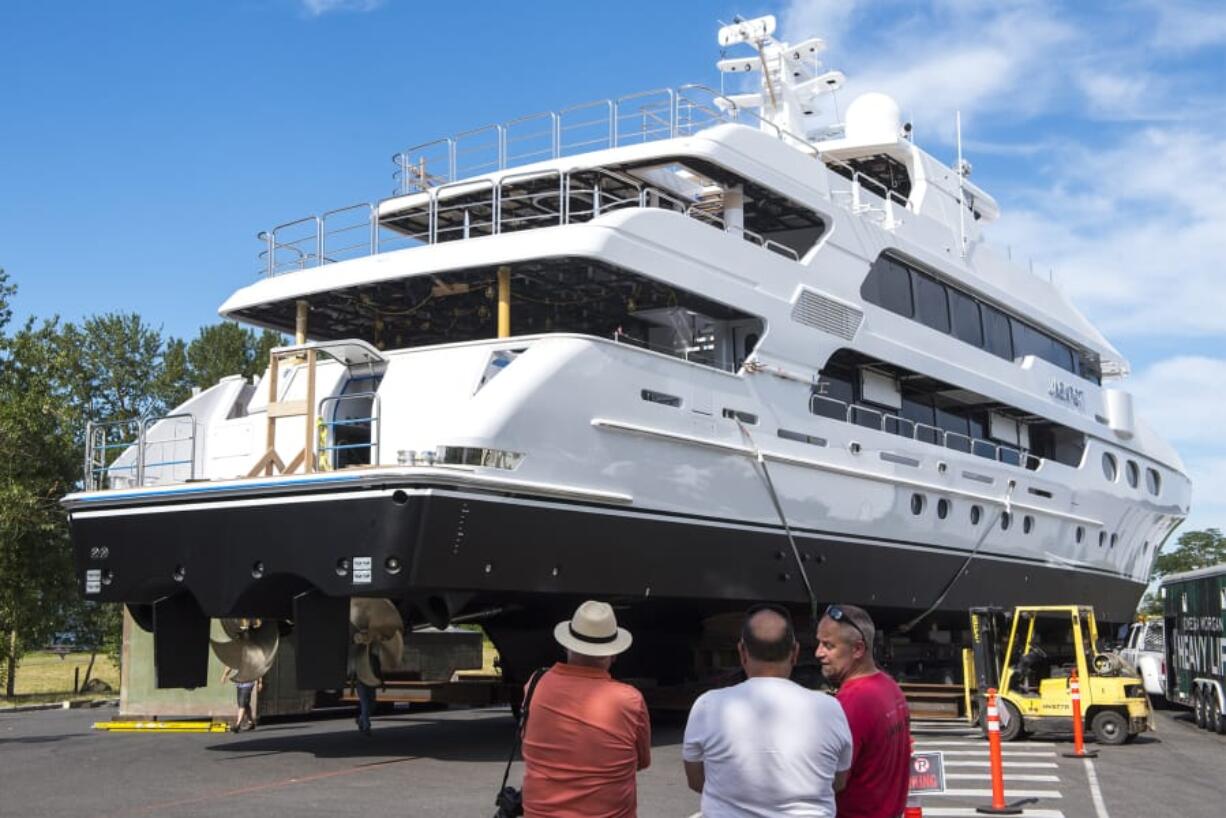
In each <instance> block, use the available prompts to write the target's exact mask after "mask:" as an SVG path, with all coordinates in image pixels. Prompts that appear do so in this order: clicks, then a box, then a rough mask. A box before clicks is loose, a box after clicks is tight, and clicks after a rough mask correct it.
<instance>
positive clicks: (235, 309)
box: [64, 18, 1190, 687]
mask: <svg viewBox="0 0 1226 818" xmlns="http://www.w3.org/2000/svg"><path fill="white" fill-rule="evenodd" d="M773 30H774V20H773V18H759V19H757V20H749V21H742V22H738V23H735V24H733V25H731V26H728V27H726V28H724V29H722V30H721V31H720V35H719V37H720V44H721V45H722V46H724V47H726V48H739V49H741V50H743V51H744V53H745V55H746V56H744V57H733V58H728V59H724V60H722V61H721V62H720V63H719V67H720V70H721V71H724V72H726V73H729V74H733V75H735V74H737V73H740V72H749V73H751V74H756V77H757V79H758V81H759V82H758V88H757V90H755V91H753V92H751V93H741V94H735V95H725V94H722V93H719V92H716V91H714V90H712V89H710V88H706V87H703V86H697V85H692V86H685V87H682V88H678V89H665V90H658V91H650V92H646V93H638V94H631V95H629V96H624V97H621V98H619V99H611V100H602V101H599V102H594V103H588V104H584V105H574V106H571V107H569V108H564V109H562V110H559V111H556V112H551V113H542V114H537V115H533V116H526V117H523V118H521V119H517V120H515V121H513V122H509V123H506V124H503V125H493V126H489V127H485V128H479V129H476V130H469V131H466V132H464V133H461V134H458V135H456V136H453V137H450V138H446V139H439V140H437V141H434V142H429V143H426V144H423V145H418V146H417V147H414V148H412V149H409V150H407V151H404V152H402V153H399V154H397V155H396V157H395V165H396V168H395V184H396V190H395V193H394V195H392V196H390V197H389V198H385V199H382V200H380V201H377V202H374V203H369V204H360V205H355V206H353V207H346V208H341V209H338V210H334V211H330V212H328V213H324V214H321V215H318V216H309V217H307V218H304V219H299V220H297V221H295V222H291V223H289V224H284V225H281V226H279V227H277V228H274V229H271V230H268V231H266V232H265V233H262V234H260V235H261V241H262V242H263V252H262V254H261V256H260V259H261V262H260V263H261V270H260V275H259V277H258V279H257V280H256V281H255V282H254V283H252V284H251V285H249V286H246V287H244V288H242V289H240V290H239V291H238V292H236V293H234V294H233V295H232V296H231V297H230V298H229V299H228V300H227V301H226V302H225V303H224V304H223V305H222V306H221V310H220V312H221V314H222V315H223V316H226V317H228V318H232V319H234V320H237V321H240V322H243V323H246V324H250V325H254V326H258V327H269V328H273V329H276V330H280V331H283V332H285V333H294V334H295V336H296V342H295V344H294V345H293V346H290V347H286V348H283V349H280V350H277V351H276V352H274V353H273V356H272V357H273V360H272V361H271V362H270V368H269V369H268V370H267V371H266V372H265V374H264V376H263V377H262V378H260V379H258V380H257V381H255V382H254V383H250V382H247V381H245V380H244V379H242V378H241V377H238V376H235V377H233V378H227V379H223V380H222V381H221V382H220V383H218V384H217V385H215V386H213V387H211V388H209V389H207V390H204V391H202V392H200V393H199V394H197V395H195V396H194V397H193V398H191V399H190V400H189V401H188V402H186V403H185V404H183V405H182V406H180V407H178V408H176V409H175V410H174V412H173V413H172V414H171V415H170V416H167V417H163V418H145V419H138V420H135V421H132V422H123V423H113V424H99V425H94V426H91V427H90V429H89V433H88V435H87V437H88V446H87V453H86V464H87V472H88V485H87V486H86V487H85V490H83V491H81V492H78V493H75V494H72V495H70V496H68V497H66V498H65V499H64V505H65V506H66V508H67V510H68V513H69V515H70V517H71V527H72V536H73V539H74V545H75V551H76V560H77V569H78V573H79V579H80V582H81V589H82V591H83V592H84V594H85V595H86V597H87V598H89V599H97V600H109V601H121V602H125V603H128V605H129V608H130V610H131V611H132V612H133V615H134V616H135V618H136V619H137V621H138V622H141V623H142V624H143V625H145V626H146V627H151V628H153V629H154V631H155V644H156V646H157V653H158V676H159V682H160V684H162V685H164V686H193V685H196V684H202V683H203V682H204V678H203V677H204V662H205V660H206V656H207V640H208V617H248V616H253V617H263V618H274V619H280V620H285V621H286V622H292V623H293V628H294V629H295V631H296V632H297V635H298V640H297V651H296V653H297V660H298V668H299V680H300V683H302V684H303V686H306V687H309V686H317V687H326V686H335V685H336V684H338V683H339V679H340V677H341V676H342V675H343V674H344V662H345V659H344V656H345V643H346V640H347V639H348V633H347V631H346V628H347V611H348V603H349V599H350V598H351V597H384V598H389V599H392V600H394V601H395V602H396V603H397V605H398V606H399V607H400V609H401V611H402V612H403V613H404V615H405V616H406V617H407V618H409V619H411V620H413V621H429V622H431V623H434V624H436V625H441V624H443V623H447V622H452V621H463V620H466V619H467V620H471V621H480V622H481V623H482V624H483V625H484V626H485V628H486V630H487V632H488V633H489V634H490V636H491V638H492V639H493V640H494V642H495V643H496V645H497V647H498V648H499V650H500V652H501V654H502V660H503V666H504V671H506V672H507V673H508V674H509V675H510V676H511V677H520V678H522V677H523V675H524V674H525V673H526V672H527V671H528V670H530V669H531V668H532V667H535V666H537V665H539V664H541V663H543V661H544V660H546V659H548V658H549V656H550V653H551V648H550V641H549V639H548V635H547V632H546V631H544V630H542V625H544V624H552V623H554V622H556V621H558V620H559V619H561V618H563V616H564V615H566V614H567V613H568V612H569V610H570V609H571V608H572V606H573V605H574V603H575V601H576V600H578V599H581V598H584V597H592V596H595V597H600V598H604V599H608V600H611V601H613V602H614V603H615V604H617V605H618V606H619V608H620V614H619V615H620V616H621V617H622V618H623V619H625V620H626V621H627V622H628V623H629V625H630V627H631V628H632V629H633V630H634V632H635V635H636V648H635V650H633V651H631V652H630V653H629V654H628V655H627V656H626V657H625V659H624V662H623V663H622V665H621V667H622V668H623V669H624V670H625V671H626V672H627V673H628V674H629V675H636V676H643V677H651V678H655V679H657V680H660V681H675V680H679V679H685V678H692V677H693V675H694V674H695V673H697V672H698V670H699V669H700V666H701V664H702V661H701V657H699V656H698V655H697V654H698V652H699V646H700V645H701V644H703V638H704V637H703V634H704V629H706V631H707V632H709V631H710V629H711V622H712V621H714V620H713V618H714V617H717V615H718V614H720V613H722V612H727V611H733V610H739V609H743V607H744V606H745V605H746V604H747V603H749V602H752V601H760V600H774V601H780V602H784V603H787V604H790V605H794V606H795V607H796V608H797V609H798V610H802V609H805V608H807V607H808V606H809V605H810V604H811V600H822V601H833V600H840V601H844V602H849V603H858V604H862V605H864V606H866V607H868V608H870V609H871V610H872V611H873V612H874V614H875V615H876V616H877V617H878V619H879V621H880V622H881V624H882V626H883V627H884V628H885V629H886V630H887V631H889V630H890V629H892V628H895V629H897V628H899V626H902V625H903V624H904V623H905V624H906V625H911V624H912V622H913V621H914V620H915V619H916V618H917V617H919V616H921V615H926V616H927V619H926V620H925V621H924V622H923V625H922V627H919V628H914V629H913V628H909V627H908V628H903V629H904V630H907V631H908V632H909V635H908V636H907V637H906V638H905V639H904V638H902V637H901V636H898V637H897V638H891V639H889V640H886V645H885V649H886V650H887V652H889V651H896V652H897V653H898V656H899V657H900V658H899V659H898V661H899V663H900V669H901V665H905V664H906V663H907V662H909V661H910V659H908V658H907V657H908V656H927V655H930V654H931V650H930V648H931V647H932V646H934V645H939V644H947V643H948V642H949V639H948V632H949V630H957V629H960V628H964V627H965V626H964V625H962V624H960V623H961V622H962V621H963V619H964V618H965V611H966V608H967V606H969V605H988V604H994V605H1005V606H1007V605H1013V604H1017V603H1023V602H1024V603H1027V604H1037V603H1042V602H1060V603H1068V602H1077V603H1082V604H1090V605H1094V606H1095V607H1096V608H1097V610H1098V613H1099V616H1100V618H1101V619H1105V620H1107V621H1125V620H1127V619H1129V618H1130V617H1131V615H1132V612H1133V610H1134V608H1135V605H1136V602H1137V599H1138V597H1139V596H1140V594H1141V592H1142V590H1143V589H1144V587H1145V583H1146V581H1147V580H1148V577H1149V572H1150V568H1151V565H1152V562H1153V560H1154V557H1155V555H1156V554H1157V551H1158V549H1159V547H1160V546H1161V545H1162V543H1163V542H1164V541H1165V539H1166V538H1167V537H1168V536H1169V535H1170V533H1171V532H1172V531H1173V530H1174V529H1175V527H1176V526H1177V525H1178V524H1179V523H1180V521H1181V520H1183V518H1184V517H1185V516H1186V515H1187V513H1188V502H1189V492H1190V484H1189V481H1188V478H1187V476H1186V474H1185V471H1184V468H1183V465H1182V463H1181V461H1180V459H1179V456H1178V455H1177V454H1176V452H1175V450H1174V449H1173V448H1172V447H1171V446H1170V445H1169V444H1167V443H1166V442H1165V441H1163V440H1161V439H1160V438H1159V437H1158V436H1157V435H1155V434H1154V432H1153V431H1151V430H1150V429H1149V428H1148V427H1147V426H1145V425H1144V424H1143V423H1142V422H1141V421H1140V420H1139V419H1138V418H1137V417H1136V415H1135V414H1134V411H1133V403H1132V398H1131V396H1130V394H1129V392H1128V391H1127V387H1126V382H1125V380H1124V378H1125V377H1126V375H1127V372H1128V365H1127V363H1126V362H1125V360H1124V359H1123V358H1122V356H1121V355H1120V353H1119V352H1118V351H1117V350H1116V349H1115V348H1114V347H1112V345H1111V344H1110V343H1109V342H1108V341H1107V340H1106V339H1105V338H1104V337H1103V336H1102V335H1101V334H1100V333H1099V332H1098V331H1097V330H1096V329H1095V328H1094V326H1092V325H1091V324H1090V322H1089V321H1087V319H1086V318H1085V317H1084V316H1083V315H1082V314H1081V313H1080V312H1079V311H1078V310H1077V309H1076V308H1075V307H1073V306H1072V305H1071V304H1070V303H1069V302H1068V300H1066V298H1065V297H1064V296H1063V295H1062V294H1061V292H1060V291H1059V290H1058V289H1057V288H1056V287H1054V286H1053V285H1052V284H1051V283H1050V282H1049V281H1047V280H1046V279H1043V278H1039V277H1036V276H1035V275H1033V274H1032V273H1031V272H1029V271H1028V270H1026V269H1024V268H1023V267H1021V266H1019V265H1018V264H1016V263H1014V262H1012V261H1011V260H1010V259H1009V258H1008V257H1007V255H1006V254H1005V253H1002V252H998V251H996V250H994V249H993V248H992V247H991V246H990V245H989V244H988V243H987V242H986V241H985V237H984V229H985V226H986V225H987V224H989V223H990V222H992V221H993V220H994V219H996V218H997V216H998V208H997V205H996V203H995V202H994V201H993V199H992V198H991V197H990V196H989V195H988V194H987V193H986V192H985V191H983V190H981V189H980V188H979V187H977V186H976V185H975V184H973V183H972V182H971V181H970V180H969V179H968V175H969V170H968V166H967V165H966V164H965V163H963V162H961V160H959V161H958V162H955V163H954V164H953V166H951V165H950V164H947V163H945V162H942V161H940V160H938V159H937V158H935V157H934V156H933V155H931V154H929V153H927V152H926V151H924V150H923V149H921V148H920V147H919V146H918V145H916V144H915V143H914V142H913V141H912V139H911V133H910V130H911V129H910V127H909V125H907V124H906V123H904V122H902V121H901V118H900V116H899V108H898V105H897V104H896V103H895V102H894V101H893V100H891V99H890V98H888V97H886V96H884V95H882V94H877V93H869V94H865V95H863V96H860V97H858V98H856V99H855V100H854V101H852V102H851V103H850V105H847V106H846V107H845V109H844V110H843V112H842V116H841V117H839V118H840V119H841V121H837V122H830V121H829V117H824V115H825V114H828V113H830V112H832V111H833V110H834V107H833V106H831V105H829V104H828V103H829V100H830V95H831V94H833V93H835V92H837V90H838V89H839V88H840V87H841V86H842V84H843V80H844V78H843V75H842V74H840V73H839V72H837V71H824V70H823V69H822V68H821V67H820V62H819V58H818V55H819V54H820V52H821V50H822V48H823V43H822V41H821V40H820V39H810V40H807V41H805V42H803V43H799V44H792V45H789V44H787V43H784V42H780V41H778V40H776V39H774V38H773V36H772V34H773ZM955 623H958V624H955ZM908 650H910V651H911V653H910V654H908V653H907V651H908ZM887 658H888V657H887Z"/></svg>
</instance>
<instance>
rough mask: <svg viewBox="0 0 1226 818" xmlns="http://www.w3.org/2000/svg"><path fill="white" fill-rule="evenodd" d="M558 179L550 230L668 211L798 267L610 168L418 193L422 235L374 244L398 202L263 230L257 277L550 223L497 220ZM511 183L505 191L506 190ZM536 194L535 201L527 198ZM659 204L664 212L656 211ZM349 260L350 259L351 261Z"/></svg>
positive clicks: (759, 241)
mask: <svg viewBox="0 0 1226 818" xmlns="http://www.w3.org/2000/svg"><path fill="white" fill-rule="evenodd" d="M554 176H556V177H558V179H559V184H558V193H557V195H558V196H559V197H560V200H561V205H560V212H559V214H558V216H557V224H559V225H562V224H572V223H574V219H573V218H572V217H573V216H576V215H586V216H590V217H592V218H595V217H596V216H599V215H600V214H602V213H607V212H608V211H610V210H616V209H619V208H623V207H640V208H652V207H654V208H660V209H664V210H673V211H675V212H678V213H681V214H684V215H686V216H689V217H690V218H693V219H696V220H697V221H701V222H704V223H706V224H708V225H710V226H712V227H716V228H717V229H720V230H723V231H725V232H738V233H740V234H741V235H742V237H743V238H744V239H745V240H747V241H749V242H750V243H752V244H756V245H758V246H759V247H762V248H764V249H766V250H769V251H771V252H773V253H776V254H778V255H781V256H785V257H787V258H790V259H792V260H793V261H796V262H799V261H800V259H801V256H800V254H799V253H798V252H797V251H796V250H795V249H793V248H792V247H789V246H787V245H785V244H782V243H781V242H777V241H774V240H773V239H768V238H766V237H765V236H763V235H762V234H760V233H756V232H754V231H752V230H749V229H747V228H744V227H735V228H730V227H729V226H728V225H727V223H726V222H725V221H724V219H723V218H722V217H720V216H717V215H715V214H713V213H708V212H707V211H706V210H704V209H703V208H702V203H698V202H689V201H685V200H682V199H680V198H678V197H676V196H674V195H672V194H670V193H668V192H666V191H664V190H661V189H659V188H656V187H652V186H650V185H647V184H645V183H644V182H643V181H642V180H641V179H637V178H635V177H633V176H630V175H628V174H624V173H621V172H619V171H616V170H613V169H611V168H605V167H594V168H578V169H575V170H572V171H569V172H566V173H563V172H562V171H560V170H555V169H547V170H536V171H523V172H521V173H514V174H509V175H506V176H503V177H501V178H498V179H466V180H462V181H459V182H450V183H448V184H444V185H439V186H437V187H432V188H430V189H429V190H427V191H424V194H423V195H424V200H423V201H422V202H421V203H420V204H418V205H415V206H414V207H413V208H409V209H408V210H409V211H413V210H416V211H418V213H419V214H420V213H424V215H425V218H426V230H425V231H424V232H421V233H407V232H401V231H396V232H395V236H396V237H395V238H389V237H384V238H380V230H382V229H385V228H386V226H385V224H384V222H383V220H382V219H381V217H380V216H379V213H380V208H381V206H382V205H383V204H384V203H385V202H388V201H392V200H394V199H398V198H402V197H400V196H392V197H389V198H388V199H383V200H381V201H380V202H378V203H375V204H370V203H365V202H363V203H358V204H353V205H349V206H347V207H340V208H337V209H335V210H329V211H327V212H326V213H323V214H322V215H319V216H307V217H306V218H302V219H296V220H295V221H292V222H286V223H285V224H282V225H278V226H277V227H275V228H273V229H272V230H269V231H263V232H261V233H259V234H258V236H259V239H260V240H261V241H263V242H264V243H265V244H266V247H265V249H264V250H262V251H261V252H260V254H259V258H260V259H261V260H262V261H264V273H265V274H266V275H268V276H276V275H279V274H281V273H283V272H286V271H287V270H289V269H298V270H302V269H306V268H307V267H319V266H323V265H325V264H332V263H334V262H336V261H340V260H343V258H341V257H342V256H343V257H345V258H353V257H356V256H357V255H360V254H359V253H357V251H359V250H362V249H363V248H365V249H366V250H367V251H368V252H369V254H371V255H374V254H378V253H379V252H381V251H382V250H383V249H384V246H385V245H386V246H391V245H395V244H396V243H397V241H398V240H399V241H403V240H406V239H407V240H416V241H419V242H422V243H424V244H437V243H438V242H439V241H440V240H448V239H450V238H454V236H453V234H454V233H457V232H458V233H460V234H461V237H462V238H471V237H472V236H473V235H474V234H476V235H491V234H497V233H501V232H502V228H503V226H504V225H513V224H521V223H526V222H531V221H541V222H553V221H554V219H553V216H552V215H542V216H540V217H535V216H527V217H520V218H517V219H513V220H507V219H505V218H504V217H503V215H502V212H503V209H504V205H505V204H506V203H508V202H515V201H518V200H520V199H521V196H520V195H516V194H508V193H506V192H505V191H506V189H507V188H508V187H513V186H514V183H516V182H522V181H523V180H527V179H537V178H550V177H554ZM580 176H581V177H595V179H596V183H595V184H594V185H588V184H587V179H586V178H585V179H584V184H583V185H580V186H576V185H574V184H573V182H574V179H575V178H576V177H580ZM602 178H607V179H611V180H614V181H616V182H618V183H620V184H622V185H624V186H626V187H629V188H632V189H633V191H634V193H633V195H632V196H627V197H622V196H614V195H612V194H610V193H609V192H607V191H605V190H603V189H602V188H601V187H600V185H599V180H600V179H602ZM508 183H510V184H508ZM486 192H488V199H486V198H484V196H483V197H482V200H481V201H480V202H475V201H463V202H456V203H452V200H453V199H457V198H461V197H464V196H471V195H472V194H478V193H480V194H485V193H486ZM589 193H590V194H591V197H592V206H591V208H574V207H572V200H573V199H576V198H579V199H583V198H584V197H585V196H586V195H587V194H589ZM534 195H535V194H534ZM662 203H664V204H666V205H667V206H666V207H663V206H662ZM477 205H480V206H482V207H487V206H488V207H489V208H490V214H491V215H490V217H489V218H488V219H485V218H482V219H480V220H477V221H474V220H473V219H472V217H471V213H470V211H471V209H472V208H473V207H474V206H477ZM357 211H362V212H365V213H366V220H365V222H362V221H361V220H357V221H354V222H353V223H347V224H344V226H342V227H337V228H334V229H329V228H328V223H329V220H330V219H334V218H335V217H337V216H340V215H342V214H346V213H352V212H357ZM455 211H463V213H464V216H463V223H462V224H460V225H454V226H447V227H443V226H441V223H440V216H442V215H445V214H448V213H452V212H455ZM388 220H389V221H394V220H395V216H394V215H393V216H389V217H388ZM301 225H311V226H312V229H313V232H312V233H308V234H307V235H303V236H301V237H297V238H295V239H293V240H290V241H282V240H281V236H280V232H281V231H284V230H288V229H290V228H295V227H300V226H301ZM356 231H362V232H363V233H365V234H366V235H364V237H363V238H362V239H360V240H356V241H354V242H353V243H349V244H344V245H341V246H338V247H333V248H332V250H331V251H329V248H328V238H329V237H332V238H335V237H337V236H340V235H342V234H349V233H353V232H356ZM301 245H308V246H309V249H305V250H304V249H303V247H302V246H301ZM286 252H290V253H293V254H294V260H293V261H292V262H285V261H282V260H281V257H282V256H283V255H284V254H285V253H286ZM351 254H352V255H351Z"/></svg>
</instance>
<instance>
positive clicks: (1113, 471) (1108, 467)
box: [1103, 452, 1120, 483]
mask: <svg viewBox="0 0 1226 818" xmlns="http://www.w3.org/2000/svg"><path fill="white" fill-rule="evenodd" d="M1119 473H1120V464H1119V462H1118V461H1117V460H1116V459H1115V455H1113V454H1111V452H1103V477H1106V478H1107V481H1108V482H1110V483H1114V482H1115V478H1116V477H1117V476H1118V475H1119Z"/></svg>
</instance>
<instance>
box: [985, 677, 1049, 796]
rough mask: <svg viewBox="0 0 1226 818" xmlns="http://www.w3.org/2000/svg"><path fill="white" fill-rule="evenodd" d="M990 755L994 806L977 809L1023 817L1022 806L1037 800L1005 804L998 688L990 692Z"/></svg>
mask: <svg viewBox="0 0 1226 818" xmlns="http://www.w3.org/2000/svg"><path fill="white" fill-rule="evenodd" d="M987 707H988V753H989V757H990V758H991V760H992V806H990V807H975V811H976V812H982V813H984V814H986V815H1021V814H1022V804H1025V803H1028V802H1031V801H1034V800H1036V799H1033V798H1026V799H1023V800H1021V801H1018V802H1016V803H1013V804H1006V803H1005V765H1004V760H1003V756H1002V755H1001V751H1000V713H999V712H998V711H997V709H996V688H991V689H990V690H988V704H987Z"/></svg>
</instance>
